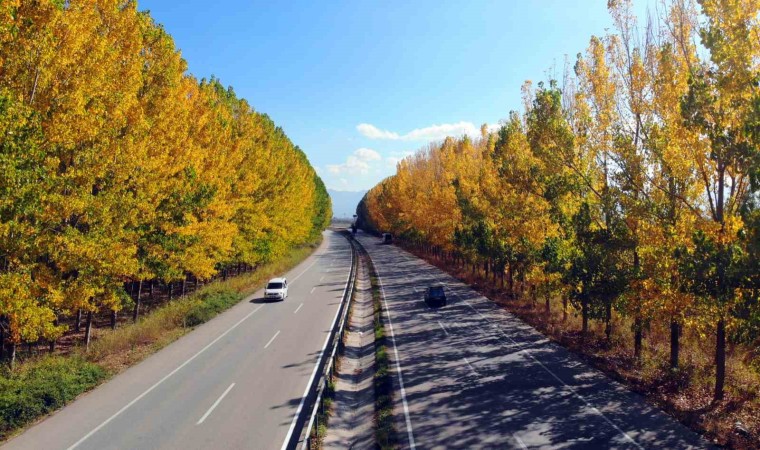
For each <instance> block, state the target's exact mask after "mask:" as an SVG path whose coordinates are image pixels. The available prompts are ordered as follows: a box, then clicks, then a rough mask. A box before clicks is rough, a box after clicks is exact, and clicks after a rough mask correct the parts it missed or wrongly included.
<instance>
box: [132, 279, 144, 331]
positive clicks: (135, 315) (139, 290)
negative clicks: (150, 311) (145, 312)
mask: <svg viewBox="0 0 760 450" xmlns="http://www.w3.org/2000/svg"><path fill="white" fill-rule="evenodd" d="M142 284H143V282H142V280H140V283H139V284H138V285H137V298H136V299H135V309H134V311H132V322H137V318H138V317H140V297H142Z"/></svg>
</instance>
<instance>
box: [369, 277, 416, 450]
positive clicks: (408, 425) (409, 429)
mask: <svg viewBox="0 0 760 450" xmlns="http://www.w3.org/2000/svg"><path fill="white" fill-rule="evenodd" d="M377 281H378V283H379V284H380V292H382V294H383V306H385V313H386V315H387V316H388V325H389V326H390V330H391V341H392V342H393V353H394V355H395V357H396V373H397V374H398V385H399V388H401V405H402V406H403V409H404V421H405V422H406V435H407V437H408V438H409V448H410V449H411V450H415V449H416V448H417V446H416V445H415V444H414V432H413V431H412V420H411V419H410V418H409V404H408V403H407V401H406V389H404V375H403V374H402V373H401V359H399V356H398V346H397V345H396V335H395V334H394V333H393V320H392V319H391V310H390V309H388V303H387V302H386V300H385V287H384V286H383V279H382V278H381V277H380V274H377Z"/></svg>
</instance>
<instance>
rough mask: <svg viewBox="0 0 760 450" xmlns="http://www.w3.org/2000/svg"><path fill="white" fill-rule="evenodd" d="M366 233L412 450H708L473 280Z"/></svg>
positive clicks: (402, 432) (399, 411) (400, 425)
mask: <svg viewBox="0 0 760 450" xmlns="http://www.w3.org/2000/svg"><path fill="white" fill-rule="evenodd" d="M358 238H359V241H360V242H361V243H362V244H363V246H364V247H365V249H366V250H367V251H368V252H369V254H370V256H371V257H372V260H373V262H374V264H375V267H376V269H377V271H378V273H379V275H380V280H381V283H382V287H383V290H384V292H385V299H386V304H387V309H388V313H389V316H390V325H391V326H392V330H393V333H392V335H393V341H395V349H393V348H392V349H391V351H390V355H391V357H392V359H393V360H394V361H393V362H394V363H397V364H396V365H395V369H396V370H399V369H400V372H401V373H400V375H401V377H400V379H399V377H398V375H399V374H398V373H396V374H395V375H394V376H395V377H396V379H395V384H396V388H397V391H398V392H397V394H398V395H396V399H395V400H396V407H395V409H396V412H395V416H396V424H397V427H396V428H397V430H398V432H399V436H400V438H401V440H402V447H403V448H417V449H428V448H468V449H469V448H515V449H525V448H542V449H543V448H562V449H594V448H600V449H601V448H603V449H607V448H619V449H641V448H647V449H649V448H662V449H681V448H706V447H708V444H707V443H706V442H705V441H703V440H702V439H701V438H700V437H699V436H698V435H697V434H695V433H693V432H692V431H690V430H688V429H687V428H686V427H684V426H682V425H681V424H679V423H678V422H677V421H675V420H674V419H672V418H671V417H669V416H667V415H666V414H664V413H663V412H661V411H660V410H658V409H657V408H655V407H653V406H651V405H649V404H648V403H647V402H646V401H645V400H644V399H643V398H642V397H641V396H639V395H637V394H634V393H632V392H630V391H628V390H627V389H626V388H624V387H623V386H621V385H620V384H618V383H616V382H613V381H612V380H610V379H609V378H607V377H606V376H605V375H604V374H602V373H601V372H599V371H597V370H595V369H593V368H590V367H589V366H587V365H585V364H584V363H583V362H581V361H580V360H579V359H578V358H576V357H575V356H573V355H572V354H570V353H569V352H568V351H567V350H565V349H564V348H562V347H560V346H558V345H556V344H553V343H550V342H549V341H548V340H547V339H546V338H545V337H544V336H543V335H541V334H540V333H538V332H537V331H535V330H534V329H533V328H532V327H530V326H528V325H527V324H525V323H523V322H522V321H520V320H519V319H517V318H516V317H514V316H513V315H511V314H509V313H508V312H506V311H504V310H503V309H501V308H499V307H497V306H496V305H495V304H493V303H492V302H490V301H489V300H488V299H486V298H484V297H482V296H480V295H479V294H478V293H477V292H475V291H474V290H472V289H470V288H469V287H468V286H466V285H465V284H463V283H461V282H459V281H457V280H455V279H454V278H452V277H450V276H448V275H447V274H445V273H444V272H442V271H441V270H439V269H437V268H436V267H434V266H432V265H430V264H427V263H426V262H424V261H422V260H421V259H419V258H417V257H415V256H413V255H411V254H409V253H407V252H405V251H403V250H400V249H399V248H397V247H395V246H389V245H381V244H380V240H379V239H378V238H375V237H372V236H369V235H365V234H363V233H361V232H360V233H359V235H358ZM439 282H440V283H443V284H445V285H446V291H447V296H448V301H449V303H448V306H446V307H443V308H440V309H431V308H429V307H428V306H426V304H425V303H424V301H423V290H424V288H425V287H426V286H427V285H430V284H433V283H439ZM388 334H390V333H388ZM393 341H392V342H393Z"/></svg>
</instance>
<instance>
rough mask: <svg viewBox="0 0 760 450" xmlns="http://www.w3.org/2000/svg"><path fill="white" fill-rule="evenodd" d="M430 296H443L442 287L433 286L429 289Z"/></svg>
mask: <svg viewBox="0 0 760 450" xmlns="http://www.w3.org/2000/svg"><path fill="white" fill-rule="evenodd" d="M430 295H443V287H441V286H433V287H431V288H430Z"/></svg>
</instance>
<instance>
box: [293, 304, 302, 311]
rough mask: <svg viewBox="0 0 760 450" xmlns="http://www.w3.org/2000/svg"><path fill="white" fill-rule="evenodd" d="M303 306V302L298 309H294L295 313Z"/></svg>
mask: <svg viewBox="0 0 760 450" xmlns="http://www.w3.org/2000/svg"><path fill="white" fill-rule="evenodd" d="M302 306H303V303H301V304H300V305H298V308H296V310H295V311H293V314H295V313H297V312H298V310H299V309H301V307H302Z"/></svg>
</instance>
